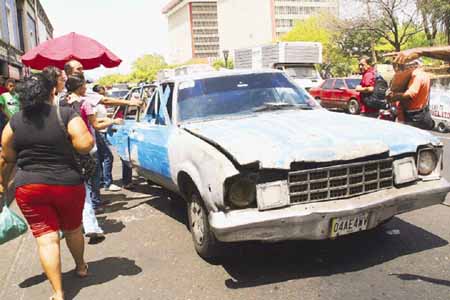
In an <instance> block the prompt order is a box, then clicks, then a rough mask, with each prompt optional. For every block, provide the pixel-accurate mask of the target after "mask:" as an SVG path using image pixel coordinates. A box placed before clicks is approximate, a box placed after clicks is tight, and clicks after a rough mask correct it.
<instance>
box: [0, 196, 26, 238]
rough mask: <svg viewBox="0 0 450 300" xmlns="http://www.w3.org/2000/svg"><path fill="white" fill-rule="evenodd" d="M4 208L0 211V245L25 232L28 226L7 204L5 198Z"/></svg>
mask: <svg viewBox="0 0 450 300" xmlns="http://www.w3.org/2000/svg"><path fill="white" fill-rule="evenodd" d="M3 203H4V205H3V210H2V212H1V213H0V245H1V244H4V243H6V242H8V241H10V240H13V239H15V238H16V237H19V236H20V235H22V234H24V233H25V232H26V231H27V229H28V226H27V224H26V223H25V221H24V220H23V219H22V218H21V217H19V216H18V215H17V214H15V213H14V212H13V211H12V210H10V209H9V207H8V206H7V205H6V200H5V199H3Z"/></svg>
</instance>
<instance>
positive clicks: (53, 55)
mask: <svg viewBox="0 0 450 300" xmlns="http://www.w3.org/2000/svg"><path fill="white" fill-rule="evenodd" d="M71 59H76V60H78V61H79V62H80V63H81V64H82V65H83V68H84V69H85V70H90V69H95V68H97V67H99V66H100V65H103V66H105V67H106V68H113V67H117V66H118V65H120V63H121V62H122V60H121V59H120V58H118V57H117V56H116V55H114V53H112V52H111V51H109V50H108V49H107V48H106V47H105V46H103V45H102V44H100V43H99V42H97V41H96V40H93V39H91V38H88V37H86V36H83V35H80V34H77V33H75V32H72V33H69V34H66V35H63V36H61V37H59V38H55V39H53V40H49V41H46V42H44V43H42V44H40V45H39V46H37V47H35V48H33V49H31V50H30V51H28V52H27V53H25V55H23V56H22V62H23V64H24V65H26V66H28V67H30V68H32V69H36V70H42V69H44V68H45V67H48V66H55V67H58V68H60V69H62V68H64V64H65V63H66V62H68V61H69V60H71Z"/></svg>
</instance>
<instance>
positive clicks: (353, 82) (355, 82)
mask: <svg viewBox="0 0 450 300" xmlns="http://www.w3.org/2000/svg"><path fill="white" fill-rule="evenodd" d="M345 83H347V87H348V88H349V89H351V90H354V89H356V86H358V85H359V84H360V83H361V79H345Z"/></svg>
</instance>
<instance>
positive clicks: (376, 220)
mask: <svg viewBox="0 0 450 300" xmlns="http://www.w3.org/2000/svg"><path fill="white" fill-rule="evenodd" d="M449 191H450V184H449V183H448V182H447V181H446V180H445V179H440V180H434V181H428V182H424V181H420V182H417V183H415V184H413V185H411V186H406V187H402V188H391V189H387V190H381V191H378V192H374V193H370V194H366V195H361V196H359V197H354V198H348V199H341V200H335V201H325V202H315V203H308V204H301V205H293V206H289V207H285V208H279V209H273V210H268V211H259V210H258V209H256V208H254V209H244V210H235V211H230V212H212V213H210V215H209V223H210V226H211V229H212V231H213V232H214V234H215V236H216V238H217V239H218V240H220V241H224V242H235V241H249V240H261V241H273V242H275V241H281V240H302V239H305V240H321V239H327V238H329V237H330V229H331V228H330V227H331V225H330V224H331V220H332V219H333V218H337V217H345V216H352V215H357V214H360V213H366V212H368V213H369V223H368V227H367V229H371V228H374V227H376V226H377V225H379V224H380V223H382V222H383V221H385V220H387V219H389V218H390V217H392V216H395V215H397V214H400V213H404V212H408V211H412V210H416V209H419V208H423V207H427V206H431V205H435V204H439V203H442V202H443V201H444V200H445V196H446V195H447V193H448V192H449Z"/></svg>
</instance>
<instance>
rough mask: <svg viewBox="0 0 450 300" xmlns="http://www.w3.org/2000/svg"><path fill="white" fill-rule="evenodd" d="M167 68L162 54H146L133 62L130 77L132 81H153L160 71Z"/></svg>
mask: <svg viewBox="0 0 450 300" xmlns="http://www.w3.org/2000/svg"><path fill="white" fill-rule="evenodd" d="M164 68H167V63H166V61H165V60H164V57H162V56H161V55H154V54H146V55H144V56H141V57H139V58H138V59H137V60H135V61H134V62H133V65H132V72H131V75H130V77H131V78H130V79H131V81H132V82H142V81H147V82H151V81H154V80H156V75H157V74H158V71H160V70H162V69H164Z"/></svg>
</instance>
